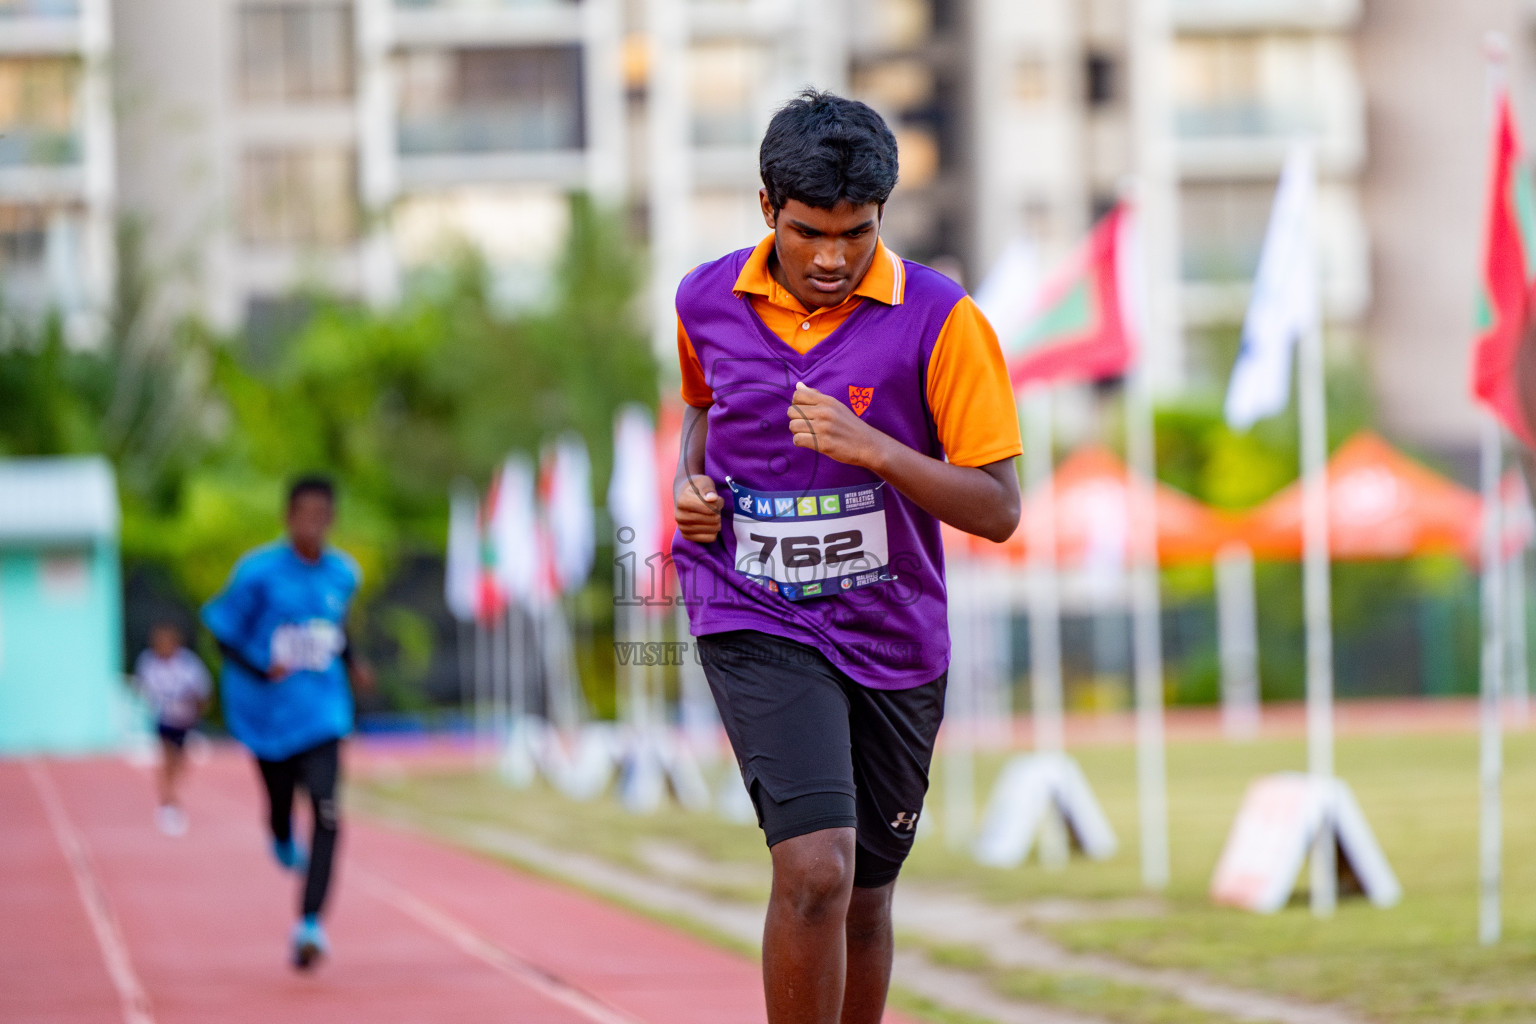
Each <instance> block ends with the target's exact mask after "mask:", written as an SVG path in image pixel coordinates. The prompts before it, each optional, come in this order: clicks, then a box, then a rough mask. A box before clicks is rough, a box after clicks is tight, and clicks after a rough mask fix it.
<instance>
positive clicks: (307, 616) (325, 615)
mask: <svg viewBox="0 0 1536 1024" xmlns="http://www.w3.org/2000/svg"><path fill="white" fill-rule="evenodd" d="M335 515H336V496H335V490H334V488H333V487H332V485H331V483H330V481H329V480H326V479H325V478H323V477H304V478H302V479H300V480H298V481H297V482H296V483H294V485H293V486H292V488H290V490H289V492H288V511H287V518H286V530H287V537H286V538H285V539H283V540H279V541H276V542H274V543H271V544H268V545H266V546H264V547H260V548H257V549H256V550H254V551H251V552H249V553H248V554H246V555H245V556H244V557H243V558H241V559H240V561H239V563H238V564H236V566H235V569H234V572H233V573H231V574H230V578H229V582H228V583H227V584H226V585H225V587H224V590H223V591H222V592H221V593H220V594H219V595H218V596H217V597H215V598H214V599H213V600H212V601H210V602H208V604H207V605H205V606H204V607H203V622H204V623H206V624H207V626H208V629H209V631H210V632H212V633H213V636H214V639H216V640H217V641H218V642H219V650H220V651H221V652H222V653H223V655H224V671H223V676H222V684H223V697H224V716H225V721H226V722H227V723H228V725H229V731H230V732H231V733H232V734H233V735H234V736H235V738H236V739H238V740H239V741H240V742H241V743H244V744H245V745H246V747H247V748H249V749H250V751H251V753H253V754H254V755H256V765H257V768H258V769H259V770H260V773H261V781H262V784H263V786H264V787H265V789H266V793H267V810H268V814H267V821H268V825H269V827H270V829H271V832H272V855H273V856H274V857H275V858H276V859H277V861H278V863H279V864H281V865H282V866H283V867H284V868H287V869H289V870H291V871H294V872H296V873H300V874H304V875H305V884H304V890H303V896H302V900H301V902H300V909H299V913H300V919H299V922H298V924H297V925H296V926H295V927H294V930H293V940H292V943H293V945H292V953H293V963H294V966H295V967H298V968H300V969H301V970H302V969H307V968H309V967H310V966H312V965H313V964H314V963H315V962H316V961H318V960H319V959H320V958H321V957H323V956H325V955H326V954H327V953H328V952H329V944H328V942H327V940H326V936H325V930H324V928H322V927H321V924H320V915H321V913H322V911H323V910H324V908H325V899H326V892H327V890H328V888H329V886H330V880H331V864H332V858H333V857H334V855H335V850H336V835H337V826H338V818H339V810H338V806H337V801H336V793H337V785H338V783H339V782H340V775H341V740H342V737H344V736H346V735H347V734H348V733H349V732H351V731H352V693H351V690H350V689H349V687H348V681H349V676H350V679H351V681H352V682H353V683H355V684H356V685H357V686H358V688H359V689H368V688H369V687H371V685H372V672H371V670H370V669H369V667H368V666H367V664H366V663H364V662H363V661H362V660H361V659H360V658H356V657H354V656H353V653H352V649H351V647H350V646H349V644H348V641H347V633H346V618H347V607H348V605H349V604H350V603H351V600H352V596H353V594H354V593H356V591H357V586H358V583H359V581H360V578H361V576H360V573H359V572H358V568H357V564H356V563H355V562H353V561H352V559H351V558H350V557H349V556H348V555H346V554H345V553H343V552H341V551H337V550H335V549H334V548H330V547H327V546H326V543H325V540H326V535H327V534H328V533H329V532H330V528H331V523H332V522H333V521H334V520H335ZM297 787H302V788H303V789H304V790H305V792H307V793H308V794H309V800H310V804H311V807H312V809H313V812H314V818H313V820H314V828H313V831H312V833H311V837H310V846H309V851H308V853H307V854H306V853H305V851H304V850H303V849H302V848H301V847H300V846H299V844H298V842H297V841H296V840H295V838H294V834H293V817H292V816H293V797H294V790H295V788H297Z"/></svg>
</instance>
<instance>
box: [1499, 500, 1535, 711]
mask: <svg viewBox="0 0 1536 1024" xmlns="http://www.w3.org/2000/svg"><path fill="white" fill-rule="evenodd" d="M1522 486H1524V484H1523V482H1522ZM1525 544H1526V541H1525V539H1524V538H1523V537H1522V538H1521V540H1520V547H1519V548H1518V549H1517V550H1516V551H1515V552H1514V554H1512V555H1510V557H1509V560H1508V561H1507V562H1506V563H1505V567H1506V570H1507V575H1506V577H1505V580H1504V599H1505V607H1506V608H1508V610H1509V624H1508V626H1506V627H1505V628H1506V629H1507V630H1508V631H1509V654H1508V658H1507V663H1506V664H1505V666H1504V668H1505V673H1506V678H1507V679H1508V680H1509V685H1508V686H1506V687H1505V688H1504V696H1505V698H1506V699H1507V700H1508V701H1509V715H1508V721H1509V725H1511V726H1512V727H1514V728H1516V729H1524V728H1525V727H1526V726H1527V725H1528V724H1530V718H1531V680H1530V666H1529V659H1530V654H1529V649H1528V644H1527V639H1526V625H1525V618H1526V611H1525Z"/></svg>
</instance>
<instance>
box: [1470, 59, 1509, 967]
mask: <svg viewBox="0 0 1536 1024" xmlns="http://www.w3.org/2000/svg"><path fill="white" fill-rule="evenodd" d="M1483 49H1484V52H1485V53H1486V55H1487V58H1488V71H1487V91H1488V104H1487V106H1488V109H1489V111H1490V113H1491V118H1490V124H1494V125H1496V124H1497V116H1498V115H1497V112H1496V111H1497V100H1498V97H1499V95H1500V93H1501V91H1502V90H1503V89H1504V88H1505V87H1506V71H1507V69H1506V65H1505V61H1506V60H1507V58H1508V54H1509V43H1508V41H1507V40H1506V39H1505V38H1504V36H1503V35H1502V34H1501V33H1498V32H1490V33H1489V34H1488V36H1487V38H1486V39H1485V40H1484V44H1483ZM1487 244H1488V239H1484V247H1485V249H1486V246H1487ZM1480 440H1481V448H1482V451H1481V460H1480V461H1481V466H1482V492H1483V523H1482V526H1483V535H1482V561H1483V564H1482V626H1483V638H1482V639H1483V645H1482V665H1481V668H1482V678H1481V689H1482V692H1481V695H1480V701H1479V724H1480V727H1481V728H1480V733H1481V735H1480V738H1479V750H1478V802H1479V811H1480V813H1479V815H1478V818H1479V827H1478V895H1479V898H1478V915H1477V917H1478V921H1477V934H1478V939H1479V941H1481V942H1482V944H1483V945H1485V946H1491V945H1493V944H1494V943H1496V942H1498V941H1499V937H1500V934H1501V932H1502V930H1503V920H1502V919H1503V910H1502V906H1501V889H1502V885H1503V878H1502V869H1503V864H1502V861H1503V856H1502V852H1503V851H1502V848H1503V844H1504V808H1503V798H1502V788H1503V771H1504V736H1503V722H1502V718H1503V708H1502V707H1501V701H1500V699H1499V698H1500V690H1501V689H1502V688H1503V685H1504V665H1503V660H1504V614H1503V593H1502V591H1503V579H1502V575H1503V574H1502V571H1501V567H1500V562H1501V561H1502V559H1500V557H1499V556H1500V554H1501V551H1500V546H1501V545H1500V541H1501V540H1502V535H1503V516H1502V514H1501V513H1502V511H1503V507H1502V506H1503V502H1502V500H1501V499H1502V495H1501V494H1500V486H1499V485H1500V479H1499V478H1500V477H1501V475H1502V474H1503V468H1504V467H1503V462H1504V458H1503V455H1504V452H1503V447H1504V437H1503V431H1502V429H1501V428H1500V426H1499V423H1498V421H1497V420H1496V419H1495V418H1494V416H1493V414H1492V413H1491V412H1485V413H1484V414H1483V424H1482V431H1481V438H1480Z"/></svg>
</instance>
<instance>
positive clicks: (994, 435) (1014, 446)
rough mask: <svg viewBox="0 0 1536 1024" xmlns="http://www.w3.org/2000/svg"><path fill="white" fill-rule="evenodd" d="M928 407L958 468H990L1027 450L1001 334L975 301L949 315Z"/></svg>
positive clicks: (934, 358)
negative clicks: (1001, 342) (1020, 434)
mask: <svg viewBox="0 0 1536 1024" xmlns="http://www.w3.org/2000/svg"><path fill="white" fill-rule="evenodd" d="M928 408H929V409H931V410H932V411H933V422H934V424H935V425H936V426H937V427H938V430H939V443H940V444H942V445H943V446H944V454H945V456H946V457H947V458H948V459H949V461H950V462H951V463H952V464H954V465H956V466H985V465H988V464H989V463H993V462H1001V461H1002V460H1003V459H1011V458H1013V457H1014V456H1015V455H1018V454H1019V453H1020V452H1022V451H1023V450H1024V448H1023V445H1021V444H1020V443H1019V414H1018V410H1017V409H1016V408H1015V407H1014V404H1013V383H1012V381H1010V380H1009V379H1008V366H1007V364H1006V363H1004V361H1003V351H1002V349H1001V348H999V347H998V344H997V333H996V332H995V331H993V330H992V325H991V324H989V323H987V318H986V317H985V316H983V315H982V312H981V309H980V307H978V306H977V305H976V303H975V302H973V301H972V300H971V297H970V296H966V297H965V298H963V299H961V300H960V301H959V302H957V303H955V308H954V309H952V310H950V312H949V319H948V320H946V321H944V327H943V329H942V330H940V331H939V340H938V341H937V342H936V343H935V344H934V346H933V354H932V355H930V356H929V357H928Z"/></svg>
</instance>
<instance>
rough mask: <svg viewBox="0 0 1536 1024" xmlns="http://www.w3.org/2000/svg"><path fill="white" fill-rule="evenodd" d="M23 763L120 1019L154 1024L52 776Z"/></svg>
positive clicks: (38, 766) (119, 932) (35, 765)
mask: <svg viewBox="0 0 1536 1024" xmlns="http://www.w3.org/2000/svg"><path fill="white" fill-rule="evenodd" d="M26 764H27V774H28V775H29V776H31V778H32V785H33V786H34V787H35V788H36V789H37V796H38V799H39V800H41V801H42V804H43V812H44V813H45V814H46V815H47V816H48V824H49V826H50V827H52V829H53V837H54V838H55V839H56V840H58V843H59V848H60V849H61V850H63V851H64V860H65V861H66V862H67V863H68V864H69V871H70V874H71V875H73V876H74V879H75V890H76V891H77V892H78V893H79V894H80V902H81V903H82V904H83V905H84V906H85V916H86V917H88V918H89V919H90V922H91V930H92V931H94V932H95V933H96V944H97V945H98V946H100V947H101V958H102V960H104V961H105V962H106V966H107V974H108V975H109V976H110V977H111V978H112V985H113V987H114V988H116V989H117V996H118V999H119V1000H120V1001H121V1002H122V1005H123V1020H124V1022H125V1024H155V1018H154V1015H153V1014H152V1013H150V1010H149V997H148V996H147V995H146V994H145V992H144V986H143V985H141V984H140V983H139V976H138V975H137V974H136V973H134V970H133V961H132V960H130V959H129V957H128V944H127V943H126V942H124V941H123V933H122V930H121V929H120V928H118V926H117V919H116V918H115V917H114V916H113V914H112V907H111V904H109V903H108V902H107V894H106V892H105V891H104V890H103V889H102V888H101V883H100V882H99V881H98V880H97V878H96V873H95V872H94V871H92V870H91V862H90V859H89V858H88V857H87V856H86V853H85V844H84V843H83V842H82V841H81V839H80V833H79V832H78V831H77V830H76V829H75V826H74V824H73V823H72V822H71V821H70V820H69V814H68V812H66V811H65V810H64V801H63V800H61V799H60V798H59V791H58V789H57V787H55V786H54V784H53V779H52V777H50V776H49V774H48V772H47V771H46V770H45V769H44V768H43V766H42V765H41V764H39V763H38V762H37V761H34V760H28V761H27V762H26Z"/></svg>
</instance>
